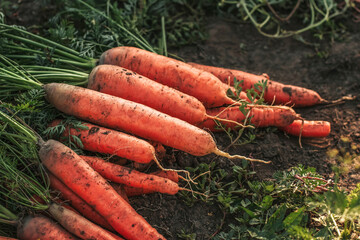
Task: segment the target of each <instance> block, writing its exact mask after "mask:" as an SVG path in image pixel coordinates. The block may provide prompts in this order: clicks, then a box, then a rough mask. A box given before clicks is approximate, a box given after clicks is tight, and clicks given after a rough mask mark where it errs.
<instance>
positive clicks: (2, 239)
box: [0, 236, 17, 240]
mask: <svg viewBox="0 0 360 240" xmlns="http://www.w3.org/2000/svg"><path fill="white" fill-rule="evenodd" d="M0 240H17V238H10V237H3V236H0Z"/></svg>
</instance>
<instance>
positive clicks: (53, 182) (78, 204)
mask: <svg viewBox="0 0 360 240" xmlns="http://www.w3.org/2000/svg"><path fill="white" fill-rule="evenodd" d="M48 176H49V180H50V187H51V188H52V189H54V190H57V191H59V192H60V193H61V197H62V198H63V199H65V200H67V201H69V203H70V205H71V206H72V207H74V208H75V209H76V210H77V211H78V212H80V213H81V214H82V215H83V216H85V217H86V218H88V219H89V220H91V221H93V222H94V223H96V224H98V225H100V226H102V227H104V228H106V229H108V230H110V231H113V230H114V229H113V228H112V227H111V225H110V224H109V223H108V222H107V221H106V220H105V218H104V217H102V216H101V215H100V214H99V213H98V212H96V211H95V209H94V208H92V207H91V206H90V205H89V204H87V203H86V202H85V201H84V200H83V199H81V198H80V197H79V196H78V195H77V194H76V193H74V192H73V191H72V190H71V189H69V188H68V187H67V186H66V185H65V184H64V183H62V182H61V181H60V180H59V179H58V178H57V177H55V176H54V175H53V174H52V173H50V172H48Z"/></svg>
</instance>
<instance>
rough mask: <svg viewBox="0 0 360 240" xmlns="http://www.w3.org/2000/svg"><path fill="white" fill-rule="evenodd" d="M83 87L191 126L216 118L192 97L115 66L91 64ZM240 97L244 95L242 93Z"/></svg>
mask: <svg viewBox="0 0 360 240" xmlns="http://www.w3.org/2000/svg"><path fill="white" fill-rule="evenodd" d="M87 87H88V88H89V89H93V90H96V91H99V92H102V93H106V94H110V95H113V96H117V97H121V98H124V99H127V100H130V101H133V102H137V103H141V104H144V105H145V106H148V107H151V108H153V109H155V110H158V111H159V112H162V113H166V114H168V115H170V116H172V117H176V118H179V119H181V120H184V121H186V122H188V123H191V124H193V125H197V124H199V123H201V122H203V121H205V120H206V119H209V118H211V119H213V118H216V117H214V116H209V115H207V114H206V109H205V107H204V105H203V104H202V103H201V102H200V101H199V100H197V99H196V98H194V97H192V96H190V95H187V94H185V93H182V92H180V91H178V90H176V89H174V88H171V87H168V86H166V85H164V84H161V83H158V82H156V81H153V80H151V79H149V78H147V77H145V76H142V75H140V74H137V73H136V72H133V71H131V70H128V69H126V68H123V67H119V66H115V65H106V64H105V65H99V66H97V67H95V68H94V69H93V70H92V72H91V73H90V75H89V82H88V86H87ZM243 94H245V93H243ZM240 96H241V97H243V98H244V95H241V94H240ZM245 97H246V94H245Z"/></svg>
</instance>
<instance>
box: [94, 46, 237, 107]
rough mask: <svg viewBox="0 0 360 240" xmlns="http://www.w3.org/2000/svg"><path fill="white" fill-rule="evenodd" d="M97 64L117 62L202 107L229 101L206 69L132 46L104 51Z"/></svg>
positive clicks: (222, 85)
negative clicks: (196, 101)
mask: <svg viewBox="0 0 360 240" xmlns="http://www.w3.org/2000/svg"><path fill="white" fill-rule="evenodd" d="M99 63H100V64H111V65H118V66H121V67H124V68H127V69H130V70H132V71H134V72H137V73H138V74H141V75H143V76H146V77H148V78H150V79H152V80H154V81H157V82H159V83H162V84H164V85H167V86H169V87H172V88H175V89H177V90H179V91H181V92H183V93H186V94H188V95H190V96H193V97H195V98H197V99H198V100H199V101H201V102H202V103H203V104H204V105H205V106H206V107H217V106H222V105H224V104H232V103H234V101H233V100H232V99H230V98H229V97H228V96H227V95H226V91H227V87H226V85H224V84H222V83H221V81H220V80H219V79H218V78H217V77H215V76H214V75H212V74H211V73H209V72H206V71H203V70H199V69H197V68H195V67H192V66H190V65H188V64H186V63H184V62H181V61H178V60H175V59H172V58H168V57H165V56H161V55H158V54H156V53H151V52H148V51H145V50H142V49H139V48H134V47H116V48H113V49H109V50H107V51H106V52H104V53H103V54H102V55H101V57H100V60H99Z"/></svg>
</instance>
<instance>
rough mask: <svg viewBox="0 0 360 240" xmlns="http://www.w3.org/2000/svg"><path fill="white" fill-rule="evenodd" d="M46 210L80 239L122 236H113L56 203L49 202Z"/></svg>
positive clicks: (107, 239)
mask: <svg viewBox="0 0 360 240" xmlns="http://www.w3.org/2000/svg"><path fill="white" fill-rule="evenodd" d="M48 211H49V212H50V214H51V216H52V217H53V218H54V219H55V220H56V221H57V222H58V223H59V224H61V226H63V227H64V228H65V229H66V230H67V231H69V232H71V233H72V234H74V235H75V236H77V237H79V238H81V239H97V240H121V239H122V238H120V237H118V238H115V237H113V236H112V235H111V234H110V233H109V232H107V231H106V230H104V229H102V228H101V227H99V226H98V225H96V224H94V223H92V222H90V221H89V220H87V219H86V218H84V217H82V216H80V215H79V214H77V213H75V212H73V211H71V210H69V209H66V208H64V207H62V206H60V205H58V204H54V203H52V204H50V206H49V208H48Z"/></svg>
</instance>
